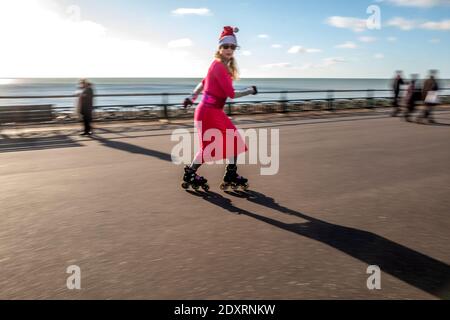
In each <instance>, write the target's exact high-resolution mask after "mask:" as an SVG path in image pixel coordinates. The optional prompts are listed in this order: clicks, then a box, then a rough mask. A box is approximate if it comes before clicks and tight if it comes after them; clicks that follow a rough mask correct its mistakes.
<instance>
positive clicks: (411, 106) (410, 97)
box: [404, 74, 422, 122]
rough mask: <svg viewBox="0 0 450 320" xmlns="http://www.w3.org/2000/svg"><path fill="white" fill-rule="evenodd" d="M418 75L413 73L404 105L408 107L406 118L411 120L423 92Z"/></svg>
mask: <svg viewBox="0 0 450 320" xmlns="http://www.w3.org/2000/svg"><path fill="white" fill-rule="evenodd" d="M417 78H418V75H416V74H413V75H412V76H411V82H410V83H409V86H408V90H407V92H406V96H405V102H404V105H405V107H406V110H405V115H404V116H405V120H406V121H408V122H410V121H411V119H410V116H411V113H414V111H415V110H416V104H417V102H418V101H419V100H420V99H421V96H422V93H421V90H420V86H419V84H418V81H417Z"/></svg>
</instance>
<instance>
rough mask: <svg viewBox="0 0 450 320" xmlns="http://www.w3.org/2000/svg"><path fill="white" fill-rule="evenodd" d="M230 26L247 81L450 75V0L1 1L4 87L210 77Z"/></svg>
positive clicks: (0, 73) (0, 68) (1, 76)
mask: <svg viewBox="0 0 450 320" xmlns="http://www.w3.org/2000/svg"><path fill="white" fill-rule="evenodd" d="M226 25H230V26H236V27H238V28H239V29H240V31H239V32H238V33H237V38H238V42H239V45H240V50H238V51H236V58H237V61H238V65H239V68H240V71H241V76H242V77H243V78H273V77H275V78H389V77H391V76H392V74H393V73H394V71H395V70H397V69H399V70H403V71H404V72H405V74H411V73H418V74H421V75H426V72H427V70H429V69H438V70H440V76H441V77H442V78H450V59H449V57H450V0H371V1H365V0H342V1H336V0H316V1H310V0H308V1H299V0H295V1H291V0H278V1H266V0H241V1H239V0H236V1H235V0H228V1H211V0H183V1H181V0H180V1H176V0H164V1H161V0H158V1H154V0H96V1H92V0H91V1H89V0H1V1H0V43H1V50H0V82H1V81H2V80H1V79H6V78H36V77H37V78H41V77H44V78H45V77H47V78H49V77H65V78H68V77H77V78H79V77H88V78H92V77H96V78H98V77H204V76H205V75H206V72H207V70H208V67H209V65H210V63H211V61H212V59H213V55H214V52H215V50H216V48H217V44H218V38H219V35H220V33H221V31H222V28H223V26H226ZM3 81H5V80H3Z"/></svg>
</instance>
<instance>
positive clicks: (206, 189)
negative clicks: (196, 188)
mask: <svg viewBox="0 0 450 320" xmlns="http://www.w3.org/2000/svg"><path fill="white" fill-rule="evenodd" d="M203 190H205V191H206V192H208V191H209V185H208V184H205V185H204V186H203Z"/></svg>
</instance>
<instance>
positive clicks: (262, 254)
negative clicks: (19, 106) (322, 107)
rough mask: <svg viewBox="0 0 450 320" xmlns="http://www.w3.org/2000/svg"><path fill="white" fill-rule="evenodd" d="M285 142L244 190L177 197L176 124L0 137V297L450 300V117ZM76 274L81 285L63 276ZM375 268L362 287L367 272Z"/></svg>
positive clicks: (209, 171) (338, 125) (380, 123)
mask: <svg viewBox="0 0 450 320" xmlns="http://www.w3.org/2000/svg"><path fill="white" fill-rule="evenodd" d="M436 119H437V120H438V122H439V125H419V124H414V123H406V122H403V121H401V120H400V119H395V118H389V117H386V116H385V115H383V114H380V115H374V116H360V117H344V118H334V119H309V120H308V119H306V120H292V121H289V120H287V119H282V120H278V121H277V120H273V121H271V122H263V121H258V122H252V120H251V119H248V121H247V122H246V121H241V122H240V123H241V124H242V126H241V127H242V128H268V129H279V130H280V131H279V132H280V141H279V147H280V158H279V159H280V167H279V172H278V174H276V175H273V176H263V175H261V174H260V168H261V166H260V165H245V166H240V174H242V175H243V176H245V177H248V178H249V179H250V183H251V190H252V191H251V192H249V193H248V194H228V193H224V192H222V191H220V189H219V188H218V186H219V183H220V181H221V178H222V176H223V170H224V166H221V165H211V166H205V167H202V168H201V169H200V172H199V173H200V174H202V175H204V176H206V177H207V178H208V180H209V181H210V184H211V187H212V189H211V193H210V194H204V193H197V194H196V193H194V192H186V191H184V190H182V189H181V187H180V183H181V177H182V172H183V168H182V166H177V165H174V164H173V163H172V162H171V150H172V148H173V146H174V145H175V144H176V143H175V142H172V141H171V139H170V134H171V132H172V129H173V128H170V129H166V130H164V129H163V130H160V129H158V130H149V129H148V128H142V129H139V128H131V127H130V128H125V127H122V128H113V129H104V130H102V129H98V130H97V131H96V135H95V136H94V137H93V138H92V139H89V138H81V137H78V136H76V135H66V134H65V133H62V132H59V131H53V132H51V133H42V132H40V133H39V134H34V135H33V134H27V135H22V136H20V137H18V136H10V135H5V134H3V135H1V136H0V182H1V183H0V204H1V207H0V299H337V298H339V299H449V298H450V254H449V253H450V241H449V240H450V233H449V230H450V161H449V160H450V139H449V138H450V113H449V112H440V113H438V114H437V116H436ZM71 265H77V266H79V267H80V269H81V290H69V289H68V288H67V286H66V281H67V278H68V277H69V276H70V274H68V273H66V271H67V268H68V267H69V266H71ZM371 265H377V266H379V267H380V269H381V290H369V289H368V287H367V279H368V277H369V276H370V274H368V273H367V268H368V267H369V266H371Z"/></svg>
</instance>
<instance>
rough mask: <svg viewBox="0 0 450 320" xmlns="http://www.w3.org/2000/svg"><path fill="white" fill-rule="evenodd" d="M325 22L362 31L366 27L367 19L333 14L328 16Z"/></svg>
mask: <svg viewBox="0 0 450 320" xmlns="http://www.w3.org/2000/svg"><path fill="white" fill-rule="evenodd" d="M326 23H327V24H328V25H330V26H333V27H336V28H342V29H350V30H353V31H355V32H362V31H364V30H366V28H367V20H364V19H359V18H352V17H340V16H333V17H329V18H328V19H327V20H326Z"/></svg>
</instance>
